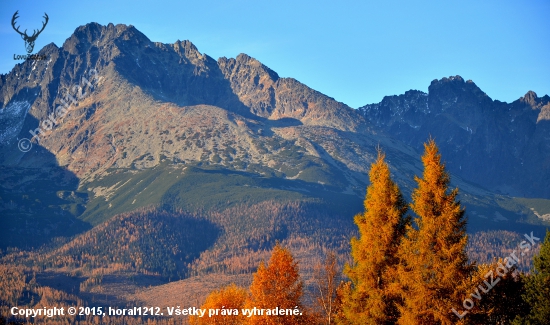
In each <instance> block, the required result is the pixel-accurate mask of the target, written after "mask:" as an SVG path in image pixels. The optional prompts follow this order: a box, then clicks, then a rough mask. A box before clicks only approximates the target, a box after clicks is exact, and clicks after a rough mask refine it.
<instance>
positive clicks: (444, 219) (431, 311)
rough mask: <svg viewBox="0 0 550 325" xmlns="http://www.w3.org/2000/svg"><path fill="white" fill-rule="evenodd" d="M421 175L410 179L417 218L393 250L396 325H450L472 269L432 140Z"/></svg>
mask: <svg viewBox="0 0 550 325" xmlns="http://www.w3.org/2000/svg"><path fill="white" fill-rule="evenodd" d="M424 148H425V152H424V155H423V156H422V162H423V164H424V173H423V176H422V178H418V177H416V178H415V179H416V182H417V183H418V187H417V188H416V189H415V190H414V191H413V195H412V199H413V202H412V204H411V208H412V210H413V211H414V213H416V215H417V216H418V217H417V218H416V220H415V222H416V227H413V226H409V227H408V229H407V234H406V237H405V238H404V240H403V241H402V244H401V246H400V249H399V253H398V256H399V257H400V265H399V268H398V279H399V281H400V284H401V295H402V298H403V305H402V306H400V309H399V312H400V317H399V320H398V324H400V325H413V324H422V325H431V324H456V323H457V321H459V320H458V319H457V317H456V315H454V314H453V313H452V309H453V308H458V307H460V306H462V300H463V299H464V297H465V294H466V292H465V291H466V290H467V289H466V288H465V287H466V286H467V284H468V281H467V279H468V277H469V275H470V274H471V271H472V268H471V266H470V265H469V264H468V257H467V255H466V244H467V240H468V239H467V236H466V220H465V218H464V209H463V208H462V206H461V205H460V202H459V201H457V195H458V189H454V190H452V191H449V183H450V178H449V174H448V173H447V172H446V171H445V166H444V164H443V163H442V162H441V155H440V153H439V149H438V148H437V145H436V144H435V141H434V140H429V141H428V143H426V144H425V145H424Z"/></svg>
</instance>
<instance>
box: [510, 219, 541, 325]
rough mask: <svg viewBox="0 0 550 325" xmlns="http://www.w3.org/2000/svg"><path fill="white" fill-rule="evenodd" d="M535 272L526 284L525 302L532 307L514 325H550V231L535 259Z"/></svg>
mask: <svg viewBox="0 0 550 325" xmlns="http://www.w3.org/2000/svg"><path fill="white" fill-rule="evenodd" d="M533 264H534V268H533V272H532V274H530V275H529V276H528V277H527V279H526V283H525V294H524V295H523V296H522V297H523V300H524V301H525V302H526V303H527V305H528V306H529V307H530V309H531V310H530V312H529V314H527V315H526V316H525V317H517V318H516V319H515V320H514V323H513V324H517V325H520V324H522V325H548V324H550V230H547V231H546V238H545V239H544V242H543V243H542V247H541V248H540V252H539V253H538V254H537V255H535V257H534V258H533Z"/></svg>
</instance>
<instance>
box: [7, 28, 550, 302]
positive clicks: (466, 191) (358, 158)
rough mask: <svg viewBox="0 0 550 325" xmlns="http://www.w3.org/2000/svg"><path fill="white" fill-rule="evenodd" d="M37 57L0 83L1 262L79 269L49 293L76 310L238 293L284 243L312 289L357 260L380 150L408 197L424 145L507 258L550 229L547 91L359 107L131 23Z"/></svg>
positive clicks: (454, 91) (410, 94)
mask: <svg viewBox="0 0 550 325" xmlns="http://www.w3.org/2000/svg"><path fill="white" fill-rule="evenodd" d="M38 54H40V55H42V56H46V57H47V60H40V61H31V60H27V61H25V62H23V63H20V64H17V65H16V66H15V67H14V68H13V70H12V71H11V72H9V73H8V74H3V75H1V76H0V96H1V99H0V169H1V176H0V177H1V179H2V181H1V185H0V214H1V215H2V217H1V218H2V219H1V220H2V227H0V228H1V229H0V249H2V258H3V261H4V262H6V263H7V261H9V262H10V263H19V264H26V265H34V266H40V267H42V270H46V271H47V272H44V273H41V274H42V275H39V276H38V280H37V281H38V282H39V283H41V284H42V285H52V284H51V283H53V282H55V281H53V280H51V279H52V277H53V278H56V277H61V276H66V273H67V272H69V273H70V274H71V279H72V280H67V281H61V282H63V284H60V285H59V287H57V289H59V290H62V291H63V290H64V291H66V292H69V291H71V290H72V292H78V294H79V297H82V298H83V299H107V298H101V297H111V296H112V297H115V298H116V299H118V300H119V301H121V303H123V302H124V301H130V300H132V299H133V300H136V299H137V300H140V299H141V300H142V301H143V300H144V299H145V300H146V299H147V296H148V294H147V293H144V291H143V290H144V289H143V287H145V286H146V285H147V286H149V285H151V284H153V285H155V286H156V285H162V286H161V287H155V288H153V289H150V290H152V291H146V292H148V293H149V294H150V295H153V294H154V292H156V291H154V290H166V287H165V286H178V288H180V289H182V288H183V287H184V285H183V284H182V283H185V286H189V283H190V282H189V281H191V280H192V281H204V279H208V277H211V276H212V275H213V274H219V275H221V274H223V275H224V276H225V277H222V276H219V277H218V278H219V279H221V280H220V281H222V280H223V281H235V279H236V278H235V277H237V278H239V279H241V280H242V281H245V282H246V281H248V280H249V279H250V272H253V271H254V269H255V267H257V265H258V263H259V261H260V260H261V259H264V258H266V256H267V255H266V254H267V253H268V252H269V250H270V248H271V247H272V246H273V244H274V243H275V242H276V241H281V242H282V243H284V244H286V245H288V246H289V247H291V248H292V249H293V251H294V252H295V253H296V255H297V258H298V260H299V261H300V263H301V270H302V271H303V273H304V275H305V276H306V278H307V277H308V274H309V275H311V267H312V262H311V261H313V260H316V259H318V258H319V256H321V255H322V252H324V251H326V250H327V249H335V250H336V251H338V252H339V253H340V254H341V255H342V256H344V255H345V254H346V252H347V251H348V250H349V239H350V237H351V236H353V235H354V234H355V228H354V225H353V215H354V214H356V213H357V212H359V211H361V210H362V209H363V207H362V201H363V199H364V196H365V188H366V186H367V183H368V182H367V172H368V169H369V167H370V164H371V163H372V162H373V161H374V159H375V158H376V156H377V152H378V150H379V149H382V150H383V151H384V152H385V153H386V156H387V161H388V163H389V165H390V168H391V171H392V176H393V178H394V179H395V180H396V181H397V183H398V184H399V185H400V187H401V188H402V190H403V192H404V193H405V195H406V196H407V197H410V194H411V191H412V189H413V188H414V187H415V182H414V176H415V175H421V173H422V164H421V162H420V155H421V153H422V150H423V143H424V142H426V140H427V139H429V138H430V137H432V138H434V139H435V140H436V142H437V144H438V145H439V147H440V150H441V153H442V156H443V160H445V161H446V166H447V168H448V170H449V171H450V172H451V175H452V184H453V186H457V187H459V189H460V199H461V201H462V203H463V204H464V205H465V206H466V210H467V215H468V218H469V219H468V220H469V221H468V231H469V233H470V234H471V235H472V236H473V238H477V237H476V236H479V235H480V234H481V235H482V234H487V233H491V232H492V234H493V235H492V237H491V238H492V240H493V241H492V243H494V244H495V245H496V246H498V247H501V246H502V245H505V244H510V242H511V240H510V238H516V239H517V235H518V234H520V233H522V232H524V231H525V232H527V231H535V232H536V233H542V229H543V228H544V227H547V226H549V225H550V200H549V199H550V188H549V187H548V185H547V184H549V183H550V150H549V149H550V136H549V134H550V133H549V131H550V130H549V128H550V97H549V96H548V95H545V96H543V97H538V96H537V95H536V94H535V93H534V92H532V91H529V92H527V93H526V95H525V96H524V97H522V98H520V99H518V100H516V101H514V102H513V103H504V102H500V101H497V100H492V99H491V98H490V97H489V96H488V95H487V94H485V93H484V92H483V91H482V90H481V89H479V88H478V87H477V86H476V85H475V83H474V82H473V81H471V80H468V81H464V79H463V78H462V77H460V76H454V77H449V78H442V79H438V80H434V81H432V83H431V85H430V86H429V90H428V93H424V92H421V91H418V90H410V91H407V92H406V93H405V94H402V95H394V96H387V97H385V98H384V99H383V100H382V101H381V102H380V103H376V104H369V105H365V106H363V107H360V108H358V109H354V108H351V107H349V106H347V105H346V104H344V103H341V102H338V101H336V100H334V99H333V98H331V97H329V96H327V95H324V94H322V93H320V92H318V91H315V90H313V89H311V88H309V87H308V86H306V85H304V84H303V83H301V82H299V81H297V80H295V79H292V78H282V77H280V76H279V75H278V74H277V73H276V72H274V71H273V70H271V69H270V68H268V67H266V66H265V65H263V64H262V63H261V62H259V61H258V60H256V59H254V58H252V57H250V56H248V55H246V54H240V55H238V56H237V57H236V58H225V57H222V58H219V59H218V60H215V59H213V58H211V57H209V56H208V55H206V54H203V53H200V52H199V50H198V49H197V48H196V47H195V46H194V45H193V44H192V43H191V42H190V41H179V40H178V41H177V42H175V43H173V44H163V43H158V42H153V41H151V40H149V39H148V38H147V37H146V36H145V35H144V34H142V33H141V32H139V31H138V30H137V29H136V28H135V27H133V26H127V25H113V24H109V25H107V26H102V25H100V24H97V23H90V24H87V25H86V26H81V27H79V28H77V29H76V30H75V32H74V33H73V35H71V36H70V37H69V38H68V39H67V40H66V41H65V43H64V44H63V46H62V47H57V46H56V45H55V44H53V43H52V44H49V45H47V46H45V47H44V48H43V49H42V50H40V52H39V53H38ZM48 121H49V122H48ZM35 135H36V136H35ZM33 137H34V138H33ZM25 139H27V140H30V141H31V142H30V143H26V144H25V145H23V146H22V141H27V140H25ZM27 145H30V146H31V147H30V150H29V151H27V148H28V146H27ZM20 149H23V150H20ZM151 229H155V230H156V231H151ZM495 231H496V232H498V231H501V232H500V233H498V234H502V237H499V236H496V235H495ZM199 234H200V235H199ZM504 237H505V238H504ZM480 242H483V240H480ZM499 245H500V246H499ZM472 250H473V251H475V250H476V248H475V247H474V248H472ZM14 252H15V253H14ZM491 254H493V255H491ZM494 254H498V249H497V250H494V251H491V252H490V253H488V255H487V256H484V257H482V258H486V259H490V258H493V257H495V255H494ZM61 270H62V271H61ZM128 274H131V278H132V279H133V280H129V279H130V278H129V276H128ZM109 277H110V278H109ZM137 277H142V278H140V279H141V280H139V281H137V284H136V281H135V280H134V279H135V278H137ZM99 278H102V279H103V278H105V279H107V278H109V279H110V280H109V281H107V280H105V283H110V284H111V285H108V284H104V285H103V286H100V287H98V286H97V284H98V281H99V280H98V279H99ZM177 279H181V281H183V282H181V281H180V282H173V280H177ZM247 279H248V280H247ZM41 281H42V282H41ZM102 281H103V280H102ZM186 281H187V282H186ZM239 281H240V280H239ZM100 282H101V281H100ZM121 283H122V284H124V285H125V286H126V287H125V289H123V290H122V289H120V288H121ZM174 283H175V284H174ZM178 283H179V284H178ZM159 288H163V289H159ZM171 288H173V287H171ZM140 290H141V291H140ZM182 290H183V289H182ZM182 292H187V291H185V290H183V291H182ZM115 298H113V299H115ZM172 298H173V297H172Z"/></svg>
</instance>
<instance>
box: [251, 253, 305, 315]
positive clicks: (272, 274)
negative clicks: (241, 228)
mask: <svg viewBox="0 0 550 325" xmlns="http://www.w3.org/2000/svg"><path fill="white" fill-rule="evenodd" d="M302 290H303V283H302V281H301V280H300V274H299V273H298V263H297V262H294V257H292V254H291V253H290V251H289V250H288V249H286V248H283V247H281V246H280V244H278V243H277V245H275V247H274V248H273V253H272V255H271V258H270V259H269V263H268V265H266V264H265V263H264V262H263V261H262V262H261V264H260V266H259V267H258V271H257V272H256V273H255V274H254V279H253V281H252V285H251V286H250V292H251V294H252V297H251V298H252V299H251V300H250V301H249V302H248V307H249V308H254V307H256V308H258V309H274V308H276V307H279V309H287V308H288V309H295V308H298V309H300V311H302V310H303V308H302V303H301V298H302ZM306 318H307V317H306V316H305V315H300V316H287V315H285V316H267V315H265V314H264V315H256V316H252V317H251V318H250V324H265V325H271V324H285V325H286V324H288V325H292V324H303V323H304V321H305V320H306Z"/></svg>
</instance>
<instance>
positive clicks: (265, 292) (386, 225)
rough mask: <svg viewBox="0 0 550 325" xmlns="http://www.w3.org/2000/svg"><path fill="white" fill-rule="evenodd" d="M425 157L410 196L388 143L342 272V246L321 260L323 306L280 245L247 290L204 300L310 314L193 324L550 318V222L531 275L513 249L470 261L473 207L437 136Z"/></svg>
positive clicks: (523, 323) (537, 324) (317, 275)
mask: <svg viewBox="0 0 550 325" xmlns="http://www.w3.org/2000/svg"><path fill="white" fill-rule="evenodd" d="M422 162H423V166H424V171H423V175H422V177H416V178H415V181H416V183H417V187H416V189H415V190H414V191H413V194H412V202H411V203H407V202H406V200H405V199H404V197H403V195H402V193H401V191H400V189H399V187H398V185H397V184H396V183H395V182H394V181H393V180H392V179H391V175H390V170H389V167H388V165H387V164H386V162H385V157H384V154H383V153H382V152H381V151H379V154H378V158H377V160H376V161H375V162H374V163H373V164H372V165H371V168H370V172H369V179H370V185H369V186H368V188H367V193H366V197H365V200H364V212H363V213H361V214H358V215H356V216H355V218H354V221H355V224H356V225H357V227H358V228H359V235H358V237H354V238H352V239H351V243H350V244H351V257H352V261H351V262H349V263H347V264H346V265H345V267H344V269H343V274H341V273H340V269H339V267H338V263H337V258H336V254H334V253H328V254H327V256H326V258H325V261H324V263H322V264H318V265H317V267H316V268H315V272H314V282H315V288H316V291H315V299H314V302H315V306H316V308H315V307H313V308H305V307H304V306H303V304H302V302H301V301H302V293H303V282H302V281H301V279H300V276H299V273H298V267H297V264H296V263H295V262H294V259H293V256H292V254H291V253H290V251H289V250H288V249H286V248H284V247H282V246H281V245H280V244H277V245H276V246H275V248H274V250H273V253H272V255H271V258H270V260H269V263H268V264H265V263H264V262H262V263H261V264H260V266H259V268H258V270H257V272H256V273H255V274H254V279H253V282H252V284H251V286H250V288H249V289H248V290H247V289H245V288H240V287H237V286H235V285H234V284H232V285H230V286H227V287H224V288H221V289H220V290H217V291H214V292H212V293H210V295H209V296H208V297H207V298H206V300H205V302H204V304H203V306H202V307H201V308H205V309H220V310H221V309H235V310H238V311H239V312H240V311H241V310H246V309H247V308H248V309H249V308H253V307H256V308H259V309H273V308H276V307H279V308H299V309H300V310H301V311H302V314H301V315H299V316H294V315H293V316H286V315H285V316H272V315H271V316H266V315H252V316H250V317H248V316H247V315H243V314H242V313H240V314H238V315H231V316H227V315H221V314H220V315H215V316H213V317H203V318H199V317H195V318H191V323H192V324H197V325H198V324H341V325H352V324H361V325H368V324H387V325H390V324H398V325H414V324H418V325H431V324H433V325H440V324H441V325H443V324H445V325H447V324H514V325H544V324H546V325H547V324H550V231H548V232H547V234H546V239H545V240H544V242H543V243H542V247H541V249H540V252H539V253H538V254H537V255H535V257H534V268H533V269H532V270H531V272H530V273H529V274H524V273H520V272H517V266H516V263H517V261H515V260H514V259H513V258H510V257H507V258H504V259H502V258H501V259H498V260H494V262H492V263H488V264H483V263H482V264H477V263H475V262H471V261H469V259H468V256H467V254H466V246H467V243H468V237H467V235H466V217H465V210H464V208H463V206H462V205H461V204H460V201H458V200H457V195H458V189H451V188H450V187H449V185H450V177H449V174H448V173H447V172H446V170H445V165H444V164H443V163H442V161H441V155H440V153H439V149H438V148H437V145H436V144H435V141H433V140H430V141H428V142H427V143H426V144H425V152H424V155H423V156H422ZM411 211H412V212H413V213H414V214H415V215H416V217H415V218H412V216H411V215H410V212H411ZM531 240H532V241H533V235H532V234H531ZM532 244H533V245H534V243H532ZM521 247H522V248H525V251H527V250H529V249H530V248H531V246H525V245H524V246H521ZM521 253H522V252H517V254H521ZM511 256H513V255H511ZM341 279H346V280H341Z"/></svg>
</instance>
